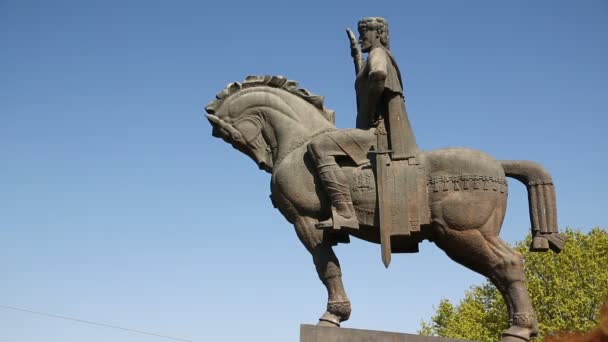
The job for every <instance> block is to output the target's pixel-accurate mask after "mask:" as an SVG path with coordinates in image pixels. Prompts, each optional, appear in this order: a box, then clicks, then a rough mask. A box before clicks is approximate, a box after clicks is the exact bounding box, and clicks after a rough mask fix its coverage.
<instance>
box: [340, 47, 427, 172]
mask: <svg viewBox="0 0 608 342" xmlns="http://www.w3.org/2000/svg"><path fill="white" fill-rule="evenodd" d="M378 69H380V70H383V71H385V72H386V80H385V81H384V90H383V92H382V94H381V95H380V98H379V100H378V103H376V105H375V106H370V105H369V104H368V101H369V91H370V83H371V82H372V81H371V80H370V73H371V72H373V71H377V70H378ZM355 91H356V94H357V124H356V127H357V128H358V129H360V130H366V131H368V132H366V133H363V132H360V131H357V130H345V131H339V132H340V133H338V132H336V134H335V135H334V136H331V138H332V140H334V141H335V142H336V143H337V144H338V145H339V146H340V148H341V149H342V150H343V151H344V152H345V153H346V154H347V155H349V156H350V157H351V158H352V159H353V161H354V162H355V163H357V164H358V165H360V164H362V163H364V162H367V161H368V159H367V153H368V150H366V149H365V148H364V147H363V146H361V145H362V144H361V138H362V137H361V136H362V135H365V136H366V137H369V134H372V132H371V131H369V130H373V133H375V134H376V135H377V134H380V135H384V134H387V135H388V137H387V138H388V141H387V143H388V146H387V147H388V148H389V149H390V150H392V151H393V153H392V154H391V156H392V159H394V160H399V159H406V158H410V157H413V156H415V154H416V151H417V146H416V141H415V139H414V133H413V131H412V128H411V125H410V122H409V120H408V117H407V112H406V110H405V104H404V97H403V86H402V81H401V74H400V73H399V67H398V66H397V63H396V62H395V59H394V57H393V56H392V54H391V53H390V51H388V50H387V49H385V48H380V47H378V48H375V49H373V50H372V51H370V53H369V56H368V59H367V61H366V62H365V65H364V67H363V68H362V69H361V71H360V72H359V74H358V75H357V79H356V80H355ZM370 108H375V113H369V112H368V111H369V110H370ZM340 136H341V137H340ZM373 143H374V144H375V143H376V142H375V141H374V142H373ZM365 145H366V144H365Z"/></svg>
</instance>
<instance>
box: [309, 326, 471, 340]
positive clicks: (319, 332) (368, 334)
mask: <svg viewBox="0 0 608 342" xmlns="http://www.w3.org/2000/svg"><path fill="white" fill-rule="evenodd" d="M456 341H459V342H462V341H463V340H454V339H449V338H443V337H432V336H420V335H412V334H402V333H394V332H386V331H375V330H361V329H347V328H331V327H319V326H316V325H308V324H302V325H300V342H456Z"/></svg>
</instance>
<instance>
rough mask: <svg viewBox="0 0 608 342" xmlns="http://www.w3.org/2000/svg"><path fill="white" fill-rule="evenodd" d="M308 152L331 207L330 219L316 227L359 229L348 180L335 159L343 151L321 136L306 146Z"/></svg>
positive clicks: (329, 138)
mask: <svg viewBox="0 0 608 342" xmlns="http://www.w3.org/2000/svg"><path fill="white" fill-rule="evenodd" d="M308 152H309V154H310V156H311V158H312V160H313V161H314V163H315V165H316V166H317V174H318V175H319V179H320V180H321V183H322V184H323V187H324V188H325V191H326V193H327V194H328V196H329V199H330V200H331V205H332V210H331V212H332V217H331V218H330V219H329V220H326V221H321V222H319V224H318V225H317V227H318V228H323V229H324V228H334V229H340V227H349V228H359V221H358V220H357V216H356V214H355V208H354V207H353V202H352V199H351V196H350V187H349V185H348V180H347V179H346V175H345V174H344V172H343V171H342V169H341V168H340V166H339V165H338V164H337V163H336V158H335V156H337V155H345V153H344V151H343V150H342V149H341V148H340V147H339V146H338V145H337V144H336V142H335V141H334V140H333V139H331V137H328V136H326V135H321V136H318V137H316V138H315V139H313V140H312V141H311V142H310V143H309V144H308Z"/></svg>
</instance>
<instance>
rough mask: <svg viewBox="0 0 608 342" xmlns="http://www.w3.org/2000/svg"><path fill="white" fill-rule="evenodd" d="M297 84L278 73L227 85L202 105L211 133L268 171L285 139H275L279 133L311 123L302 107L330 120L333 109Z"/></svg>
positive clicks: (293, 130) (291, 132)
mask: <svg viewBox="0 0 608 342" xmlns="http://www.w3.org/2000/svg"><path fill="white" fill-rule="evenodd" d="M297 86H298V84H297V83H296V82H294V81H290V80H288V79H286V78H284V77H281V76H248V77H247V78H246V79H245V81H244V82H243V83H239V82H233V83H230V84H228V86H226V88H224V89H223V90H222V91H221V92H219V93H218V94H217V95H216V99H215V100H213V101H211V102H210V103H209V104H208V105H207V106H206V107H205V111H206V112H207V113H208V114H207V118H208V119H209V122H210V123H211V125H212V126H213V136H214V137H217V138H221V139H223V140H224V141H226V142H227V143H229V144H231V145H232V147H234V148H235V149H237V150H239V151H241V152H242V153H244V154H246V155H247V156H249V157H250V158H251V159H253V161H254V162H255V163H256V164H257V165H258V167H259V168H260V169H262V170H265V171H267V172H272V168H273V166H274V162H275V161H276V159H277V156H278V155H279V154H280V152H279V146H278V145H279V144H280V143H285V140H288V139H283V141H279V140H281V136H285V135H287V136H289V135H297V134H298V133H297V132H296V129H295V127H296V126H302V127H305V126H307V125H310V122H314V118H310V114H309V113H307V112H308V111H311V110H308V109H306V108H308V107H310V108H312V111H314V112H316V113H321V115H318V114H316V116H319V117H320V118H321V120H323V121H325V123H326V124H327V123H328V121H329V122H330V123H333V111H330V110H327V109H325V108H324V107H323V98H322V97H321V96H315V95H312V94H311V93H309V92H308V91H307V90H305V89H299V88H298V87H297ZM302 115H303V116H304V117H300V116H302ZM307 115H308V120H307V118H306V116H307ZM279 118H282V119H287V120H279ZM284 122H291V123H298V124H297V125H295V124H292V125H290V124H285V123H284ZM316 128H317V127H314V129H316ZM302 132H304V134H306V133H307V132H305V130H302Z"/></svg>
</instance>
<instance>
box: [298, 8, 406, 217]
mask: <svg viewBox="0 0 608 342" xmlns="http://www.w3.org/2000/svg"><path fill="white" fill-rule="evenodd" d="M358 30H359V44H360V47H359V46H358V45H357V41H356V40H355V37H354V34H353V33H352V31H351V30H349V29H347V34H348V37H349V40H350V44H351V55H352V56H353V59H354V61H355V71H356V73H357V78H356V81H355V90H356V94H357V126H356V127H357V129H351V130H339V131H332V132H328V133H326V134H323V135H320V136H318V137H316V138H315V139H313V140H312V141H311V142H310V143H309V145H308V151H309V155H310V156H311V158H312V160H313V162H314V163H315V165H316V167H317V171H318V175H319V178H320V180H321V184H323V187H324V188H325V191H326V192H327V194H328V195H329V198H330V200H331V205H332V217H331V218H330V219H328V220H325V221H321V222H319V224H318V225H317V227H318V228H322V229H325V228H334V229H340V227H348V228H359V223H358V220H357V216H356V214H355V210H354V207H353V203H352V199H351V195H350V187H349V184H348V181H347V179H346V175H345V174H344V172H343V171H342V169H341V168H340V166H338V164H337V163H336V157H337V156H348V157H350V158H351V159H352V160H353V161H354V162H355V163H356V164H357V165H362V164H364V163H366V162H368V161H369V160H368V159H367V154H368V153H369V149H368V148H365V147H366V146H368V147H369V146H371V145H372V144H373V143H374V142H376V141H373V138H374V136H378V140H377V142H378V145H383V146H377V147H376V149H377V150H378V149H379V150H384V149H387V150H390V151H391V152H390V156H391V159H392V160H405V159H407V160H408V161H409V162H410V164H415V163H416V162H415V155H416V151H417V146H416V142H415V140H414V134H413V132H412V129H411V126H410V123H409V120H408V117H407V112H406V110H405V104H404V98H403V86H402V81H401V74H400V72H399V68H398V67H397V64H396V62H395V58H394V57H393V55H392V54H391V52H390V51H389V35H388V23H387V21H386V20H385V19H384V18H380V17H369V18H364V19H361V20H360V21H359V23H358ZM362 52H364V53H367V54H368V58H367V61H365V62H364V60H363V57H362Z"/></svg>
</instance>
